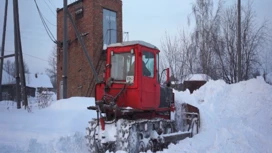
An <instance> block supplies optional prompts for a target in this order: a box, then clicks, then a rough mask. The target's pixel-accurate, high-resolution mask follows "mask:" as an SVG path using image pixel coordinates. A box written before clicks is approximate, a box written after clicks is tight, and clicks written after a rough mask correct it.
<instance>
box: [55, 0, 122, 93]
mask: <svg viewBox="0 0 272 153" xmlns="http://www.w3.org/2000/svg"><path fill="white" fill-rule="evenodd" d="M78 8H83V16H82V17H81V18H78V19H77V18H76V16H75V11H76V10H77V9H78ZM103 9H108V10H111V11H114V12H116V21H117V29H116V30H117V42H122V39H123V38H122V35H123V32H122V1H121V0H81V1H76V2H75V3H72V4H70V5H69V6H68V10H69V12H70V13H71V15H72V16H73V19H74V21H75V24H76V26H77V28H78V31H79V32H80V33H81V34H86V35H85V36H83V37H82V38H83V41H84V44H85V46H86V49H87V52H88V55H89V56H90V58H91V60H92V62H93V64H94V66H96V65H97V63H98V61H99V57H100V55H101V52H102V47H103V30H102V29H103ZM57 12H58V13H57V40H58V41H60V42H61V41H62V37H63V31H62V27H63V10H62V9H59V10H58V11H57ZM67 35H68V40H69V44H68V54H67V60H68V65H67V66H68V67H67V73H68V74H67V87H68V90H67V92H68V93H67V95H68V97H72V96H89V95H90V94H88V93H87V90H88V88H89V85H90V81H91V80H92V77H93V75H92V72H91V68H90V66H89V64H88V62H87V60H86V57H85V55H84V53H83V51H82V49H81V46H80V43H79V42H78V40H77V39H76V35H75V33H74V30H73V28H72V25H71V23H70V21H69V20H68V34H67ZM102 69H103V68H102ZM100 73H101V71H100ZM100 76H102V75H100ZM61 80H62V48H61V47H58V51H57V95H58V98H60V97H59V93H60V81H61ZM93 95H94V91H93V93H92V96H93Z"/></svg>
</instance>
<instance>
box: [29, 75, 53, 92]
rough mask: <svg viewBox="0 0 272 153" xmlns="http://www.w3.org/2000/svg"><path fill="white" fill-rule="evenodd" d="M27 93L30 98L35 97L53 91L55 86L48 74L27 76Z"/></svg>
mask: <svg viewBox="0 0 272 153" xmlns="http://www.w3.org/2000/svg"><path fill="white" fill-rule="evenodd" d="M25 78H26V93H27V95H28V96H31V97H35V96H36V93H37V92H42V91H44V90H46V91H52V90H53V85H52V83H51V81H50V78H49V76H48V75H46V74H37V73H36V74H25Z"/></svg>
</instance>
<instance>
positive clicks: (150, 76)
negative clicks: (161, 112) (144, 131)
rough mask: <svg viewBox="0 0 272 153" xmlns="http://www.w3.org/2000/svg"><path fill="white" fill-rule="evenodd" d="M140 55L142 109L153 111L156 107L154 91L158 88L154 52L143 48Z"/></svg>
mask: <svg viewBox="0 0 272 153" xmlns="http://www.w3.org/2000/svg"><path fill="white" fill-rule="evenodd" d="M141 54H142V56H141V58H140V61H139V66H140V68H141V73H140V75H141V78H142V82H141V83H142V86H141V87H142V97H141V98H142V99H141V100H142V107H143V108H145V109H150V110H153V109H155V108H156V107H157V98H156V92H157V90H156V89H157V88H159V86H158V83H157V80H156V71H155V69H156V68H155V66H156V65H155V58H156V56H155V53H154V52H152V51H151V50H148V49H145V48H142V52H141Z"/></svg>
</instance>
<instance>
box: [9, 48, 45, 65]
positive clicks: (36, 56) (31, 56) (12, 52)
mask: <svg viewBox="0 0 272 153" xmlns="http://www.w3.org/2000/svg"><path fill="white" fill-rule="evenodd" d="M5 52H12V53H13V51H9V50H5ZM23 54H24V55H27V56H29V57H32V58H36V59H39V60H42V61H45V62H50V61H48V60H46V59H43V58H40V57H37V56H33V55H30V54H27V53H23Z"/></svg>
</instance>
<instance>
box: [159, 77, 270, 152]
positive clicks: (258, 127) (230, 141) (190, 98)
mask: <svg viewBox="0 0 272 153" xmlns="http://www.w3.org/2000/svg"><path fill="white" fill-rule="evenodd" d="M271 93H272V86H271V85H268V84H267V83H265V81H264V80H263V78H261V77H259V78H257V79H252V80H249V81H246V82H240V83H238V84H233V85H228V84H226V83H225V82H224V81H209V82H207V83H206V84H205V85H204V86H203V87H201V88H200V89H199V90H198V91H195V92H194V93H193V94H192V95H190V93H189V92H188V91H186V92H176V93H175V94H176V98H177V100H178V102H179V103H182V102H188V103H190V104H193V105H195V106H197V107H198V108H199V110H200V114H201V128H200V133H199V134H198V135H196V136H195V137H194V138H192V139H190V138H187V139H185V140H183V141H180V142H179V143H178V144H177V145H173V144H172V145H171V146H170V147H169V149H165V150H164V151H163V152H164V153H175V152H176V153H182V152H184V153H185V152H191V153H194V152H209V153H210V152H214V153H218V152H245V153H259V152H270V150H272V131H271V129H272V111H271V108H272V94H271Z"/></svg>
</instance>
